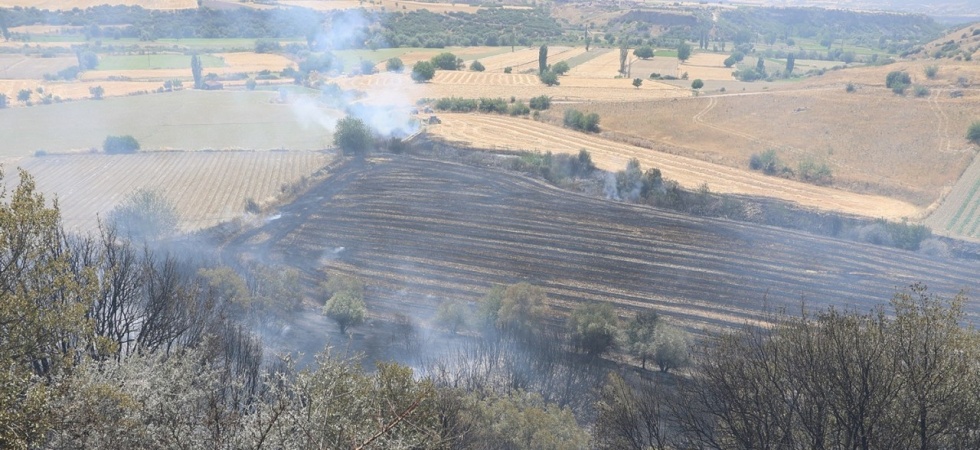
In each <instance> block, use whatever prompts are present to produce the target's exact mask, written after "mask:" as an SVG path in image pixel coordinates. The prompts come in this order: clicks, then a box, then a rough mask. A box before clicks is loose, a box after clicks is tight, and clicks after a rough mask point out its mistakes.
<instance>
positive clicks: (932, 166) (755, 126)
mask: <svg viewBox="0 0 980 450" xmlns="http://www.w3.org/2000/svg"><path fill="white" fill-rule="evenodd" d="M893 66H895V67H893ZM893 66H889V68H867V69H864V68H862V69H852V70H847V71H834V72H829V73H828V75H826V76H824V77H820V78H816V79H811V80H807V81H805V82H802V83H795V84H773V83H753V84H752V85H753V87H759V86H762V87H764V88H765V87H771V88H772V89H770V90H768V91H766V90H762V91H760V92H754V93H744V94H743V93H737V94H728V95H720V96H711V97H705V96H702V97H699V98H689V99H675V100H672V101H670V102H662V101H661V102H645V103H635V102H633V103H608V102H607V103H600V104H595V105H592V106H591V107H590V108H591V110H593V111H595V112H597V113H599V115H600V116H601V117H602V126H603V128H604V129H606V130H611V131H615V132H618V133H621V134H623V135H629V136H635V137H638V138H641V139H643V140H646V141H651V142H655V143H657V144H658V145H663V146H665V147H667V148H669V149H670V151H671V152H674V153H678V154H683V155H687V156H692V157H696V158H700V159H704V160H707V161H712V162H716V163H719V164H723V165H726V166H730V167H735V168H745V167H747V165H748V160H749V157H750V156H751V155H752V154H753V153H759V152H761V151H764V150H766V149H769V148H773V149H777V151H778V152H779V155H780V158H781V159H783V160H784V162H786V163H787V164H788V165H789V166H790V167H793V168H795V167H796V165H797V163H798V162H799V161H801V160H804V159H809V160H812V161H815V162H818V163H820V162H824V163H827V164H828V165H829V166H830V168H831V169H832V171H833V174H834V178H835V185H837V186H839V187H841V188H844V189H848V190H852V191H855V192H862V193H873V194H878V195H886V196H890V197H894V198H897V199H901V200H904V201H907V202H911V203H914V204H916V205H918V206H920V207H928V206H929V205H930V204H932V203H933V202H934V201H936V200H937V199H938V198H939V197H940V195H941V193H942V191H943V189H944V188H945V187H947V186H950V185H952V184H953V183H954V182H955V181H956V180H957V179H958V178H959V176H960V174H961V173H962V172H963V171H964V170H965V168H966V167H967V166H968V165H969V164H970V161H971V160H972V158H973V155H974V151H973V150H972V149H971V148H970V146H969V144H968V143H967V142H966V140H965V138H964V137H963V135H964V133H965V130H966V127H967V126H968V125H969V124H970V122H971V121H972V120H976V104H977V101H978V100H980V94H978V93H975V92H970V91H967V92H966V94H965V95H964V97H962V98H950V96H949V95H948V94H949V92H950V90H951V88H950V87H948V83H949V80H948V79H945V80H943V79H940V80H937V81H935V82H933V83H934V86H933V87H931V89H932V92H931V94H930V95H929V96H928V97H927V98H915V97H913V96H911V95H910V96H907V97H900V96H896V95H894V94H893V93H891V91H889V90H886V89H884V87H883V84H884V78H885V74H886V73H887V71H888V70H895V69H901V68H905V69H908V70H909V71H910V73H912V75H913V79H916V77H917V75H916V72H917V71H918V73H920V74H921V71H920V70H921V68H920V67H919V66H918V65H899V64H895V65H893ZM967 70H969V69H967V68H963V67H960V68H954V67H946V68H943V69H940V77H941V78H942V77H947V78H953V77H956V76H958V74H959V73H962V72H964V71H967ZM918 78H922V79H924V78H925V77H924V75H923V76H918ZM843 80H857V83H856V84H857V86H858V89H857V92H855V93H846V92H845V90H844V84H845V82H844V81H843ZM918 81H919V80H918V79H916V82H918ZM865 83H866V84H865ZM741 84H744V83H741ZM709 85H710V84H709ZM878 86H881V87H878ZM732 91H735V89H730V90H729V92H732ZM560 109H561V106H559V107H558V111H556V112H554V113H553V114H555V115H560V114H561V111H560ZM909 161H915V164H911V163H909Z"/></svg>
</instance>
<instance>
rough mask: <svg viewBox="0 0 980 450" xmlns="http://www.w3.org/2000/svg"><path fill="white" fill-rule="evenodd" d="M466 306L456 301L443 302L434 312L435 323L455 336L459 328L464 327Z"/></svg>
mask: <svg viewBox="0 0 980 450" xmlns="http://www.w3.org/2000/svg"><path fill="white" fill-rule="evenodd" d="M466 315H467V314H466V306H465V305H463V304H462V303H461V302H459V301H456V300H444V301H443V302H442V303H440V304H439V308H438V309H437V310H436V323H438V324H439V325H440V326H442V327H443V328H445V329H446V330H448V331H449V332H450V333H452V334H456V332H457V331H459V328H460V327H462V326H464V325H466Z"/></svg>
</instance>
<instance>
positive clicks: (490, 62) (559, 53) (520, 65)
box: [466, 47, 585, 76]
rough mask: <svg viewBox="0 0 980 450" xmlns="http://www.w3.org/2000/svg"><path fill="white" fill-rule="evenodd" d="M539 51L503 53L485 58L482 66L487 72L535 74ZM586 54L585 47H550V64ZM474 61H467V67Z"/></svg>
mask: <svg viewBox="0 0 980 450" xmlns="http://www.w3.org/2000/svg"><path fill="white" fill-rule="evenodd" d="M538 51H539V48H536V47H535V48H521V49H517V50H516V51H513V52H506V53H501V54H499V55H496V56H491V57H488V58H483V59H481V60H480V64H483V67H485V68H486V71H487V72H503V71H504V68H506V67H510V68H511V71H512V73H515V74H517V73H525V72H533V75H535V76H536V75H537V73H538ZM584 53H585V47H548V64H549V65H554V64H557V63H559V62H561V61H568V60H569V59H571V58H575V57H578V56H579V55H582V54H584ZM471 62H472V61H466V64H467V67H469V64H470V63H471Z"/></svg>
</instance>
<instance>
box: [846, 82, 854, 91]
mask: <svg viewBox="0 0 980 450" xmlns="http://www.w3.org/2000/svg"><path fill="white" fill-rule="evenodd" d="M855 90H857V88H855V87H854V83H847V86H846V87H845V88H844V91H845V92H854V91H855Z"/></svg>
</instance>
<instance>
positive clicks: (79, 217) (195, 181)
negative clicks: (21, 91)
mask: <svg viewBox="0 0 980 450" xmlns="http://www.w3.org/2000/svg"><path fill="white" fill-rule="evenodd" d="M331 159H332V156H331V155H330V154H327V153H323V152H302V151H296V152H149V153H139V154H133V155H59V156H46V157H41V158H27V159H24V160H22V161H20V162H19V163H18V165H19V166H20V167H23V168H24V169H26V170H27V171H28V172H29V173H31V174H32V175H33V176H34V178H35V180H36V181H37V185H38V189H39V190H40V191H41V192H44V193H45V195H49V196H52V197H53V196H57V197H58V200H59V203H60V205H61V213H62V218H63V220H64V222H65V225H66V227H67V228H69V229H72V230H81V231H91V230H94V229H96V227H97V225H98V222H97V217H98V216H102V217H105V214H106V213H108V212H109V211H111V210H112V209H113V208H115V207H116V205H118V204H119V203H120V202H122V201H123V200H124V199H125V198H126V197H127V196H128V195H129V194H130V193H132V192H133V191H135V190H137V189H140V188H148V189H154V190H159V191H161V192H162V193H163V194H164V195H165V196H166V197H167V198H168V199H169V200H170V201H172V202H174V205H175V206H176V207H177V210H178V212H179V213H180V215H181V223H180V226H181V228H182V229H183V230H185V231H190V230H197V229H200V228H205V227H209V226H213V225H216V224H217V223H219V222H222V221H227V220H232V219H236V218H239V217H241V216H242V215H243V213H244V211H245V200H246V199H249V198H251V199H253V200H255V201H256V202H259V203H260V204H261V203H268V202H270V201H272V200H273V199H275V198H276V197H277V196H278V195H280V190H281V187H282V186H283V185H288V184H292V183H295V182H297V181H298V180H300V178H302V177H308V176H310V175H311V174H313V173H314V172H315V171H317V170H319V169H320V168H321V167H323V166H325V165H326V164H327V163H329V162H330V160H331ZM7 173H8V174H9V175H14V171H13V170H7ZM14 178H15V177H14ZM9 183H16V180H13V179H9V180H8V184H9Z"/></svg>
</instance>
